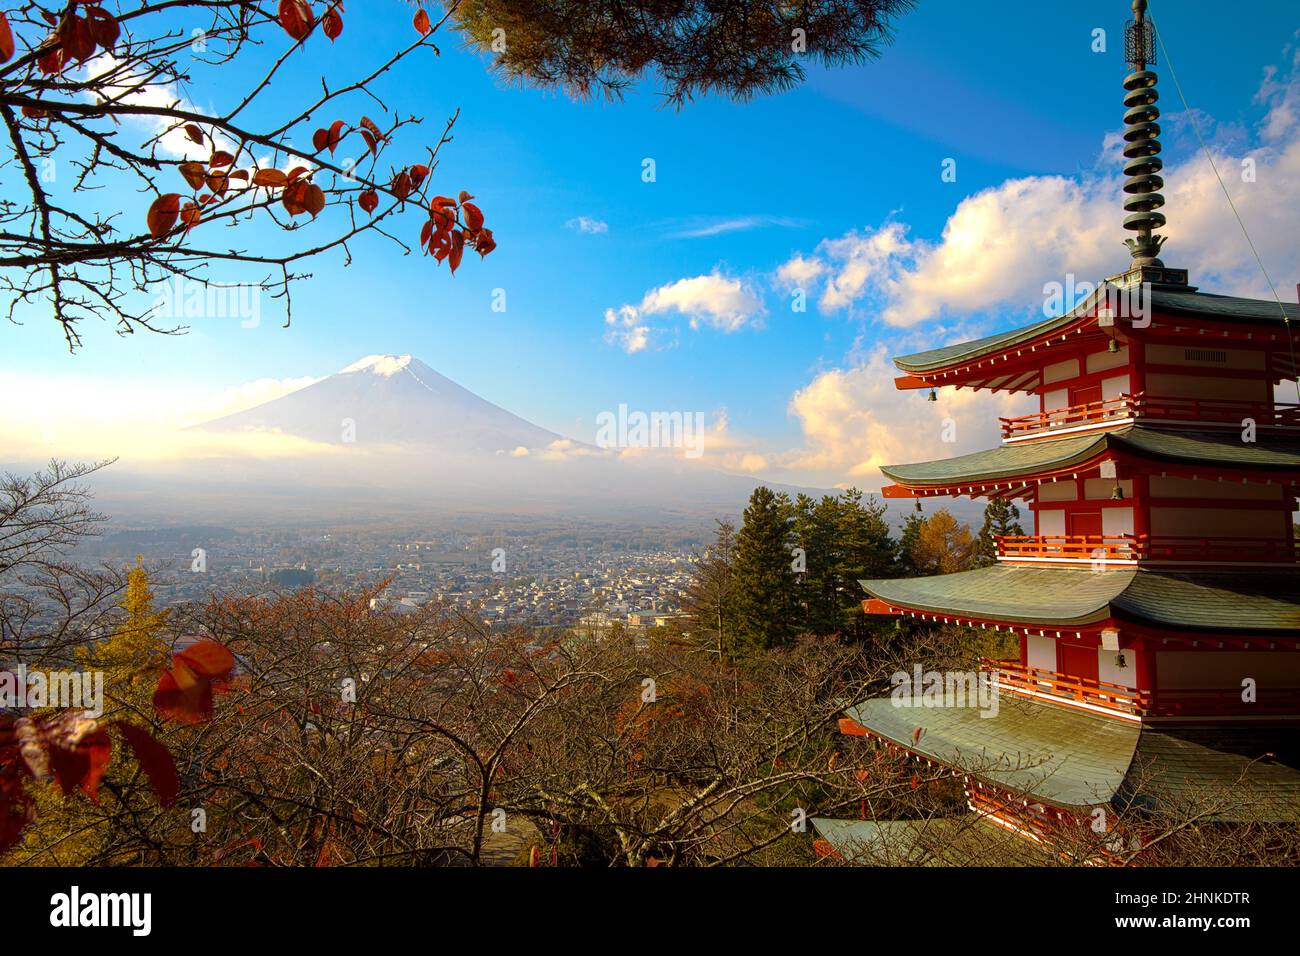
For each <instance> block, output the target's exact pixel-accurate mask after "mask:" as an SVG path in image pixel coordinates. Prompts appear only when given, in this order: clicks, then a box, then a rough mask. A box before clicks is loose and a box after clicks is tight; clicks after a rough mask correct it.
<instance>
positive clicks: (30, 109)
mask: <svg viewBox="0 0 1300 956" xmlns="http://www.w3.org/2000/svg"><path fill="white" fill-rule="evenodd" d="M23 115H24V116H26V117H27V118H28V119H45V117H47V116H49V115H50V114H49V113H48V112H46V111H45V110H43V109H41V108H40V107H39V106H24V107H23Z"/></svg>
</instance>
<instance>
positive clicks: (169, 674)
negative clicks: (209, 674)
mask: <svg viewBox="0 0 1300 956" xmlns="http://www.w3.org/2000/svg"><path fill="white" fill-rule="evenodd" d="M153 709H154V711H155V712H156V713H157V714H158V716H159V717H161V718H162V719H163V720H174V721H176V722H177V723H178V724H201V723H204V722H205V721H208V720H211V719H212V682H211V681H209V680H208V679H207V678H206V677H203V676H201V675H199V674H196V673H194V671H192V670H191V669H190V668H189V667H187V666H186V665H185V664H183V663H181V662H179V661H177V662H176V663H175V664H173V665H172V668H171V670H169V671H164V672H163V675H162V676H161V677H160V678H158V687H157V688H156V689H155V690H154V692H153Z"/></svg>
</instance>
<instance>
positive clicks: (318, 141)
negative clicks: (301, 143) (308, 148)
mask: <svg viewBox="0 0 1300 956" xmlns="http://www.w3.org/2000/svg"><path fill="white" fill-rule="evenodd" d="M329 142H330V134H329V131H328V130H324V129H318V130H316V132H314V133H312V134H311V144H312V146H313V147H315V149H316V152H318V153H319V152H320V151H321V150H322V149H324V148H325V147H326V146H328V145H329Z"/></svg>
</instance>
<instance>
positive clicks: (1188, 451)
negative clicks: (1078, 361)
mask: <svg viewBox="0 0 1300 956" xmlns="http://www.w3.org/2000/svg"><path fill="white" fill-rule="evenodd" d="M1260 437H1261V440H1260V441H1256V442H1243V441H1242V440H1241V434H1240V432H1238V431H1237V430H1236V429H1231V430H1226V431H1216V432H1193V431H1174V430H1171V429H1162V428H1156V427H1153V426H1150V425H1130V426H1128V427H1127V428H1120V429H1116V430H1115V431H1110V432H1101V433H1093V434H1087V435H1072V436H1070V437H1068V438H1057V439H1052V440H1048V441H1032V442H1015V443H1012V444H1009V445H999V446H998V447H996V448H990V449H987V450H986V451H977V452H973V453H972V454H969V455H958V456H957V457H956V458H943V459H939V460H937V461H921V462H914V463H912V464H907V465H885V466H882V467H881V469H880V470H881V471H882V472H883V473H884V474H886V475H887V476H889V477H890V478H892V479H894V480H895V481H897V482H901V483H902V484H905V485H908V486H917V487H923V486H926V485H940V486H945V485H952V484H966V483H968V482H969V483H971V484H978V483H979V482H981V481H984V482H988V481H998V480H1005V479H1007V478H1016V477H1020V476H1026V475H1032V474H1033V473H1035V472H1038V471H1042V470H1043V469H1061V468H1069V467H1070V466H1071V465H1074V464H1080V463H1082V462H1085V461H1087V460H1089V459H1091V458H1093V457H1095V456H1096V455H1098V454H1100V453H1102V452H1103V451H1107V450H1118V451H1125V452H1129V453H1130V454H1135V455H1139V456H1141V457H1143V458H1150V459H1156V460H1161V461H1171V462H1180V463H1204V464H1206V465H1218V466H1222V467H1231V468H1248V469H1250V468H1258V469H1274V470H1275V469H1300V438H1296V437H1293V436H1286V435H1284V436H1276V435H1261V436H1260Z"/></svg>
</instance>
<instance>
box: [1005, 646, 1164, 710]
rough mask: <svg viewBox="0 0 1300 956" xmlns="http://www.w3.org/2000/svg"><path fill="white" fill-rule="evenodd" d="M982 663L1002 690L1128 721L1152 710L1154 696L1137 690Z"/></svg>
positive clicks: (1010, 663)
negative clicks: (1123, 718)
mask: <svg viewBox="0 0 1300 956" xmlns="http://www.w3.org/2000/svg"><path fill="white" fill-rule="evenodd" d="M980 663H981V664H982V665H983V667H984V669H985V670H987V671H988V672H989V673H991V674H992V675H993V678H994V681H995V683H996V685H997V686H998V687H999V688H1000V689H1001V690H1006V691H1011V692H1012V693H1018V694H1024V695H1026V696H1029V697H1038V698H1043V699H1047V700H1053V701H1055V702H1057V703H1061V704H1065V705H1068V706H1074V707H1079V708H1081V709H1084V710H1091V711H1100V712H1104V713H1108V714H1112V715H1119V716H1123V717H1128V718H1133V717H1140V716H1142V715H1144V714H1148V713H1150V712H1151V709H1152V701H1151V697H1150V696H1149V695H1148V694H1146V693H1144V692H1142V691H1140V690H1138V689H1136V688H1134V687H1125V686H1124V685H1122V684H1112V683H1110V682H1109V681H1104V680H1091V679H1088V678H1084V677H1075V676H1073V675H1070V674H1062V673H1059V672H1057V671H1049V670H1043V669H1042V668H1040V667H1029V666H1027V665H1025V664H1022V663H1020V661H1015V660H1012V661H995V660H989V659H988V658H980Z"/></svg>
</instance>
